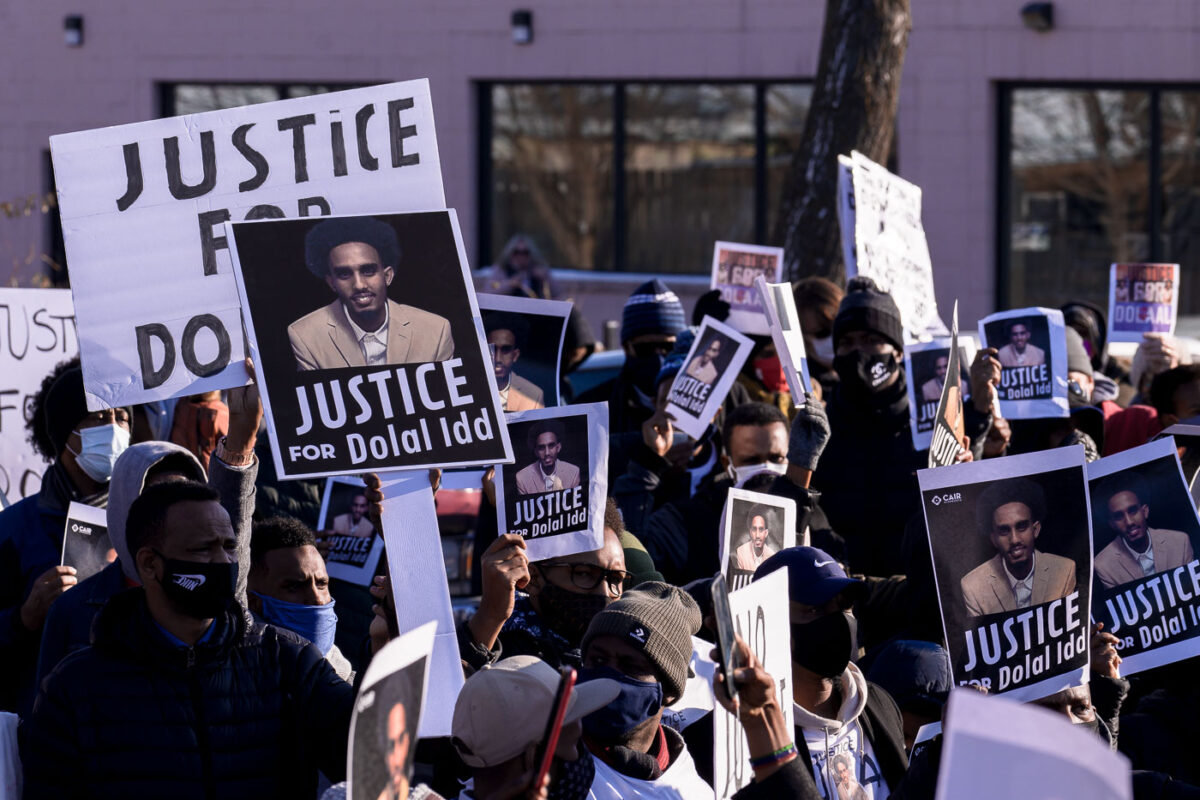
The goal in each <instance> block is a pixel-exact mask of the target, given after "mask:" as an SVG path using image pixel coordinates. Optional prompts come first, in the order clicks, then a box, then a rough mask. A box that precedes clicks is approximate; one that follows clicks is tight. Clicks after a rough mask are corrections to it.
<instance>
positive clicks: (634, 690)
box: [579, 667, 663, 743]
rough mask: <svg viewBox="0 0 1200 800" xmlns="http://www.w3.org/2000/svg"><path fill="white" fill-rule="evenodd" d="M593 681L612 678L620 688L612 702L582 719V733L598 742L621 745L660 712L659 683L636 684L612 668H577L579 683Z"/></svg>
mask: <svg viewBox="0 0 1200 800" xmlns="http://www.w3.org/2000/svg"><path fill="white" fill-rule="evenodd" d="M596 678H611V679H612V680H614V681H616V682H617V683H619V684H621V693H620V694H619V695H617V697H616V699H615V700H613V701H612V702H611V703H609V704H608V705H606V706H605V707H604V708H601V709H598V710H596V711H593V712H592V713H591V714H588V715H587V716H586V717H584V718H583V730H584V731H585V732H586V733H587V734H588V735H589V736H593V737H595V738H596V739H598V740H599V741H601V742H606V743H611V742H621V741H624V739H625V737H626V736H628V734H629V732H630V731H632V730H633V729H634V728H636V727H637V726H638V725H641V724H642V723H643V722H645V721H646V720H648V719H650V718H651V717H652V716H654V715H655V714H657V713H658V711H659V709H661V708H662V705H663V689H662V684H661V683H659V682H658V681H635V680H634V679H633V678H630V677H629V676H627V675H625V674H624V673H622V672H618V671H617V670H615V669H613V668H612V667H581V668H580V670H579V682H580V683H586V682H587V681H592V680H595V679H596Z"/></svg>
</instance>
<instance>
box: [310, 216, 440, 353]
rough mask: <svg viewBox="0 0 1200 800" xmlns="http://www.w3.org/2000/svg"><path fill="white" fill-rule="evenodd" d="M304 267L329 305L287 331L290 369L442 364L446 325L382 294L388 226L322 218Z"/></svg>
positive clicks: (391, 254) (396, 251) (395, 257)
mask: <svg viewBox="0 0 1200 800" xmlns="http://www.w3.org/2000/svg"><path fill="white" fill-rule="evenodd" d="M304 251H305V252H304V256H305V262H306V264H307V266H308V269H309V271H311V272H312V273H313V274H314V275H316V276H317V277H318V278H320V279H321V280H323V281H324V282H325V284H326V285H327V286H328V287H329V288H330V289H331V290H332V291H333V293H334V295H335V298H334V300H333V302H331V303H329V305H326V306H322V307H321V308H318V309H317V310H316V311H313V312H312V313H310V314H306V315H305V316H303V317H301V318H300V319H298V320H296V321H295V322H293V323H292V324H291V325H289V326H288V339H289V340H290V341H291V344H292V354H293V355H295V357H296V369H298V370H310V369H336V368H338V367H364V366H376V365H381V364H416V363H424V362H429V361H445V360H446V359H448V358H452V357H453V356H454V337H453V336H452V335H451V332H450V322H449V321H448V320H447V319H446V318H445V317H442V316H439V315H438V314H433V313H430V312H428V311H425V310H423V309H420V308H417V307H416V306H410V305H406V304H403V303H397V302H396V301H394V300H390V299H389V298H388V296H387V291H388V286H390V285H391V283H392V280H393V279H394V278H395V275H396V265H397V264H398V263H399V261H400V244H399V242H398V241H397V238H396V231H395V229H394V228H392V226H391V225H388V224H387V223H385V222H382V221H380V220H377V219H373V218H371V217H345V218H341V219H329V220H325V221H324V222H320V223H318V224H317V225H315V226H313V228H312V230H310V231H309V232H308V236H307V237H306V238H305V241H304Z"/></svg>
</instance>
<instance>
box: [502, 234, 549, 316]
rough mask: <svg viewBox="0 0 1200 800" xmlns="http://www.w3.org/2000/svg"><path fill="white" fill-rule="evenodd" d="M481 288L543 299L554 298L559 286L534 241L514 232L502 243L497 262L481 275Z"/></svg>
mask: <svg viewBox="0 0 1200 800" xmlns="http://www.w3.org/2000/svg"><path fill="white" fill-rule="evenodd" d="M484 288H485V289H486V291H488V292H490V293H492V294H513V293H514V290H516V289H520V290H521V294H522V296H526V297H532V298H538V299H542V300H557V299H558V298H559V297H560V293H559V291H558V288H557V287H556V286H555V285H554V280H553V278H552V277H551V275H550V266H549V264H547V263H546V259H545V258H543V257H542V254H541V251H539V250H538V248H537V246H536V245H535V244H534V243H533V240H532V239H531V238H529V237H528V236H526V235H525V234H523V233H517V234H514V235H513V236H512V238H510V239H509V240H508V242H507V243H505V245H504V248H503V249H502V250H501V251H500V255H499V257H498V258H497V259H496V263H495V264H493V265H492V266H491V268H490V269H488V270H487V272H486V273H485V276H484Z"/></svg>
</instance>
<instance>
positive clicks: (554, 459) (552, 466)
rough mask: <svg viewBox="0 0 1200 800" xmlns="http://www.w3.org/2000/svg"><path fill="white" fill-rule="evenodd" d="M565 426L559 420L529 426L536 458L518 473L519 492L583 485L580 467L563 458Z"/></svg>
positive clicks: (526, 492)
mask: <svg viewBox="0 0 1200 800" xmlns="http://www.w3.org/2000/svg"><path fill="white" fill-rule="evenodd" d="M563 433H564V430H563V425H562V423H561V422H559V421H558V420H556V419H548V420H545V421H543V422H539V423H536V424H535V425H533V426H532V427H531V428H530V429H529V435H528V436H527V437H526V444H528V445H529V449H530V450H532V451H533V455H534V458H535V459H536V460H535V461H534V462H533V463H532V464H530V465H529V466H527V467H525V468H524V469H522V470H521V471H520V472H518V473H517V480H516V482H517V494H542V493H543V492H554V491H558V490H561V489H574V488H575V487H576V486H578V485H579V477H580V473H579V467H577V466H575V465H574V464H568V463H567V462H566V461H562V460H560V459H559V457H558V454H559V453H560V452H562V439H563Z"/></svg>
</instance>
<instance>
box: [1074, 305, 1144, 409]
mask: <svg viewBox="0 0 1200 800" xmlns="http://www.w3.org/2000/svg"><path fill="white" fill-rule="evenodd" d="M1062 312H1063V322H1065V323H1066V325H1067V326H1068V327H1069V328H1072V329H1074V330H1075V331H1076V332H1077V333H1078V334H1079V336H1080V337H1081V338H1082V340H1083V346H1084V348H1085V349H1086V350H1087V354H1088V359H1089V361H1090V362H1091V365H1092V372H1093V374H1094V376H1095V381H1096V386H1097V392H1098V394H1097V396H1096V397H1095V402H1097V403H1099V402H1101V401H1114V402H1116V403H1118V404H1119V405H1121V406H1126V405H1128V404H1129V401H1130V400H1132V399H1133V393H1134V390H1133V387H1132V386H1131V385H1130V383H1129V370H1127V369H1125V367H1124V366H1123V365H1122V364H1121V363H1120V362H1118V361H1117V360H1116V359H1115V358H1113V357H1112V356H1110V355H1109V353H1108V324H1107V322H1106V320H1105V316H1104V311H1103V310H1102V309H1101V308H1100V307H1099V306H1095V305H1092V304H1091V303H1087V302H1084V301H1082V300H1076V301H1073V302H1070V303H1067V304H1066V305H1064V306H1063V307H1062Z"/></svg>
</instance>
